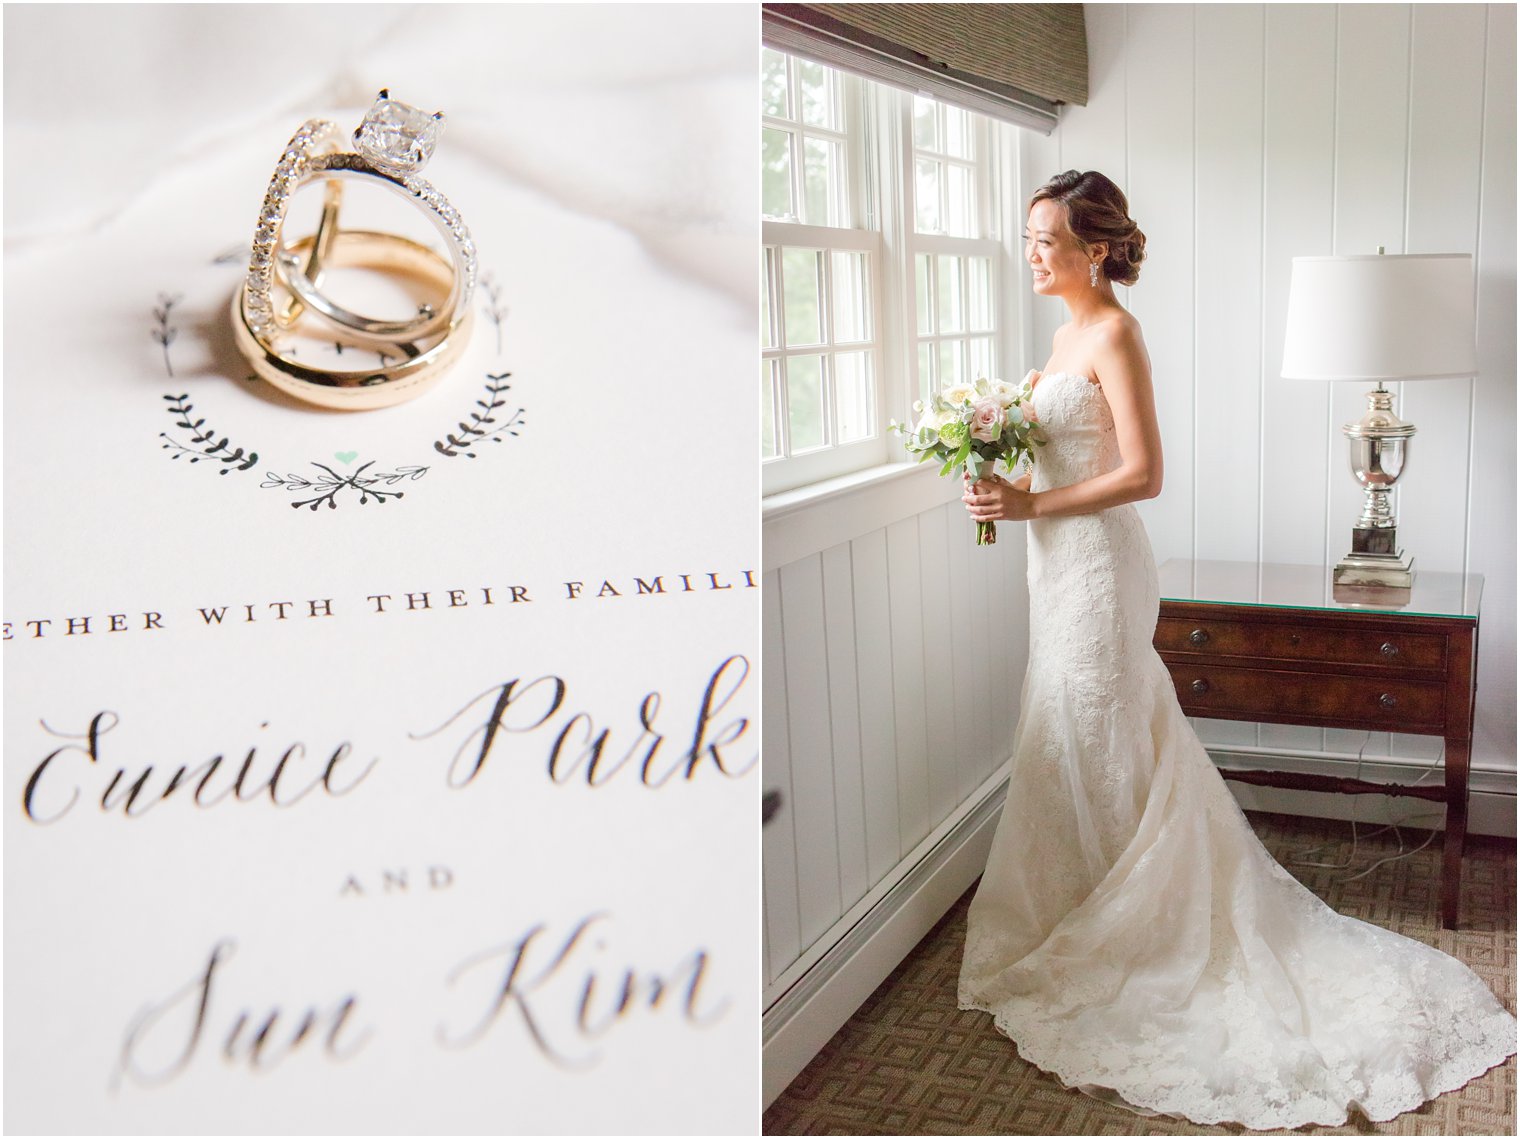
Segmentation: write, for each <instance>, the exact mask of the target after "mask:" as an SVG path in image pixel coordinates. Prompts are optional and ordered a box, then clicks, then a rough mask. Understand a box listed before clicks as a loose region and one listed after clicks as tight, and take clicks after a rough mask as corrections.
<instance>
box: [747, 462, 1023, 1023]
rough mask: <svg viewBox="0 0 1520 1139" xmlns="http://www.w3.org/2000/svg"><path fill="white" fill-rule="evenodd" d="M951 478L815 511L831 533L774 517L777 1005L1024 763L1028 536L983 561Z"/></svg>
mask: <svg viewBox="0 0 1520 1139" xmlns="http://www.w3.org/2000/svg"><path fill="white" fill-rule="evenodd" d="M950 483H951V480H943V481H941V480H938V479H937V478H936V477H935V476H934V474H933V472H930V471H928V469H927V468H924V469H921V470H918V471H914V472H912V473H911V474H909V475H908V476H907V477H906V478H903V479H898V480H895V481H894V482H892V483H889V484H887V485H886V486H884V487H878V488H874V493H870V492H868V493H867V494H865V495H857V496H852V497H851V498H850V499H847V500H846V501H844V502H841V501H839V500H837V499H836V500H833V501H830V502H825V503H822V504H820V505H818V506H816V507H812V508H810V510H809V511H808V512H809V513H812V514H815V515H816V514H824V515H829V516H830V517H828V519H827V525H826V526H822V527H819V526H816V525H812V524H810V523H813V522H814V521H815V520H814V519H808V518H801V517H798V516H797V515H792V516H790V517H785V518H781V519H775V518H772V519H768V520H767V525H766V535H767V553H766V561H765V572H764V576H763V579H762V585H763V606H764V641H763V652H764V654H765V655H764V661H765V668H764V682H763V700H764V708H763V716H764V731H765V787H766V789H767V790H773V789H774V790H779V791H780V792H781V795H782V808H781V811H780V812H779V813H778V814H777V816H776V817H775V818H774V819H772V820H771V822H770V823H769V824H768V825H767V827H766V828H765V842H764V879H765V883H764V884H765V891H764V896H765V930H766V944H765V960H766V983H767V986H768V988H769V990H770V991H769V992H768V997H770V998H771V999H774V997H775V996H777V995H779V993H780V992H781V991H784V989H785V988H786V987H787V985H788V984H789V983H790V982H791V980H793V979H795V976H796V975H797V974H798V972H799V969H798V963H799V961H803V962H804V963H806V962H807V960H808V958H807V954H808V951H809V950H814V951H815V952H814V957H816V956H817V955H818V954H819V953H821V952H822V951H823V950H825V949H827V948H828V947H829V946H830V945H831V944H832V941H833V940H836V939H837V938H838V937H839V936H841V935H842V934H843V933H844V932H846V930H847V928H848V926H845V927H842V928H836V927H837V926H838V924H839V923H840V921H841V919H842V918H844V917H845V915H846V914H848V913H849V912H850V911H851V909H852V907H855V906H856V904H857V903H859V902H860V901H861V900H862V899H864V898H865V897H866V896H867V894H868V893H870V892H871V891H872V890H873V888H880V887H882V886H883V885H884V884H887V883H889V882H890V880H891V878H892V876H893V875H894V874H897V873H900V872H902V871H903V870H905V869H906V868H907V867H906V865H905V859H907V857H908V856H909V855H910V853H911V852H913V851H914V850H915V848H917V847H919V846H920V845H921V844H922V843H923V842H924V840H925V839H926V838H928V837H929V835H930V832H931V831H934V830H935V828H936V827H938V826H940V824H941V823H943V822H944V821H945V820H946V819H947V818H949V817H950V816H951V815H952V814H953V813H954V812H955V811H956V809H957V808H958V807H960V806H961V805H962V804H963V803H965V802H966V801H967V800H968V799H969V798H970V797H971V796H972V795H973V794H974V793H975V792H976V791H977V790H978V788H980V787H981V786H982V785H983V784H984V783H986V781H987V780H988V778H989V777H990V776H992V775H993V773H994V772H995V771H996V770H997V769H998V768H999V767H1001V766H1002V764H1003V763H1004V761H1005V760H1007V758H1008V755H1009V753H1010V747H1011V740H1012V733H1013V727H1014V724H1015V723H1016V721H1017V712H1018V708H1017V703H1018V702H1017V692H1018V687H1019V685H1020V684H1021V683H1022V681H1023V675H1024V665H1025V661H1026V653H1027V641H1028V592H1027V589H1026V586H1025V583H1024V566H1025V561H1024V530H1023V527H1021V526H1014V525H1004V526H1003V527H1002V531H1003V537H1002V540H1001V541H999V542H998V543H997V544H996V545H994V546H992V547H987V548H982V549H978V548H977V547H976V546H975V544H974V542H975V529H974V527H973V526H972V524H971V523H970V521H969V520H968V519H967V517H966V512H965V508H964V507H963V506H962V505H961V503H960V499H959V495H958V494H957V493H956V492H957V491H958V489H959V484H958V483H956V484H955V485H953V486H952V485H950ZM861 499H864V500H865V501H861ZM899 504H903V505H905V507H906V509H907V510H908V513H907V514H906V516H904V517H892V515H894V514H895V513H896V507H897V506H898V505H899ZM824 543H828V544H827V545H824ZM778 547H784V548H785V552H784V553H781V554H779V555H778V556H779V558H780V559H782V560H780V561H779V564H778V563H777V562H776V561H775V560H773V553H775V551H776V550H777V548H778Z"/></svg>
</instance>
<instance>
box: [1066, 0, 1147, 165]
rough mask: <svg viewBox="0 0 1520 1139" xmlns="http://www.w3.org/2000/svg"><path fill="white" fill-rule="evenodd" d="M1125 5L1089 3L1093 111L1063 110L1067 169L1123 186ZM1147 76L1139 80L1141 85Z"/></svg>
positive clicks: (1089, 78)
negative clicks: (1094, 172) (1097, 175)
mask: <svg viewBox="0 0 1520 1139" xmlns="http://www.w3.org/2000/svg"><path fill="white" fill-rule="evenodd" d="M1125 7H1126V5H1123V4H1088V5H1086V6H1085V7H1084V8H1083V14H1084V16H1085V17H1086V22H1087V106H1085V107H1078V106H1076V105H1074V104H1073V105H1069V106H1065V107H1062V108H1061V126H1060V135H1061V156H1060V157H1061V169H1062V170H1101V171H1102V172H1103V173H1104V174H1107V175H1108V176H1109V177H1110V178H1112V179H1113V180H1114V181H1115V182H1117V183H1119V185H1121V186H1122V185H1124V180H1125V177H1126V173H1125V169H1124V162H1125V146H1124V102H1125V89H1126V86H1127V84H1128V82H1129V76H1128V74H1127V71H1126V63H1125V55H1124V18H1125V16H1124V9H1125ZM1144 78H1145V77H1144V76H1137V77H1136V79H1137V81H1139V80H1143V79H1144Z"/></svg>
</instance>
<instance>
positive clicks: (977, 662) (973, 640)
mask: <svg viewBox="0 0 1520 1139" xmlns="http://www.w3.org/2000/svg"><path fill="white" fill-rule="evenodd" d="M998 529H999V530H1000V531H1001V532H1002V536H1003V541H1005V542H1006V541H1007V540H1008V536H1009V534H1010V533H1016V534H1017V535H1018V537H1019V539H1020V540H1021V541H1022V540H1023V537H1024V533H1023V530H1024V528H1023V527H1022V526H1010V525H1009V524H1008V523H1006V522H1004V523H1002V524H1001V525H1000V526H999V527H998ZM950 533H951V535H952V536H953V538H954V540H956V541H960V542H964V543H965V544H966V551H967V553H966V557H967V559H968V560H969V562H970V577H971V596H972V598H973V602H972V608H971V636H970V637H969V638H968V640H967V644H968V645H969V646H970V651H969V653H968V654H967V658H966V659H967V661H968V664H969V667H968V668H967V669H966V670H965V672H964V673H963V674H962V675H963V676H964V677H965V680H964V683H965V684H966V686H967V687H968V688H969V689H970V690H971V701H972V708H973V712H972V716H971V732H970V734H969V738H968V742H967V744H966V746H967V748H968V750H969V752H970V754H971V756H972V757H973V763H975V762H976V761H977V760H983V759H985V757H986V756H987V754H988V752H990V751H991V750H992V724H991V722H990V721H989V720H988V718H987V715H986V709H988V708H990V707H991V706H992V704H991V701H992V700H993V699H994V698H995V696H996V694H995V693H994V692H993V691H992V684H991V682H990V681H989V679H988V676H987V668H986V666H985V662H986V661H988V660H990V659H991V657H992V654H993V652H994V651H995V649H996V647H997V646H996V642H995V640H994V635H993V631H992V630H991V629H990V628H988V627H987V622H986V620H985V617H986V611H985V609H984V608H982V609H981V611H980V612H979V611H978V609H979V603H980V601H981V600H982V599H983V598H985V597H986V596H987V592H988V585H989V582H990V581H991V580H992V575H991V573H990V572H989V569H988V564H987V562H988V558H987V555H988V554H989V553H990V552H991V551H989V550H988V549H987V548H986V547H985V546H978V545H977V544H976V524H975V523H974V522H972V521H971V518H970V516H969V515H968V514H966V512H965V510H964V509H963V510H962V511H961V515H960V521H959V524H957V525H953V526H951V527H950ZM993 548H994V549H996V547H995V546H994V547H993ZM979 618H982V619H979ZM975 709H981V711H980V712H977V711H975Z"/></svg>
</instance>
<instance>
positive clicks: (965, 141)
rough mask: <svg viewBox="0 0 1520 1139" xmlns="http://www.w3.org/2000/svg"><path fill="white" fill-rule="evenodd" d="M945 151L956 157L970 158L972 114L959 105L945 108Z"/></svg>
mask: <svg viewBox="0 0 1520 1139" xmlns="http://www.w3.org/2000/svg"><path fill="white" fill-rule="evenodd" d="M945 152H946V153H947V154H950V155H951V156H952V157H955V158H970V157H972V154H971V115H970V113H969V112H967V111H963V110H961V109H960V108H959V107H950V106H947V107H946V108H945Z"/></svg>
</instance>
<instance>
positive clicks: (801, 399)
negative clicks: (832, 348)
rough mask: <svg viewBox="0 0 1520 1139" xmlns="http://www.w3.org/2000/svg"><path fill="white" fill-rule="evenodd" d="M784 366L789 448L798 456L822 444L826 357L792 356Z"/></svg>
mask: <svg viewBox="0 0 1520 1139" xmlns="http://www.w3.org/2000/svg"><path fill="white" fill-rule="evenodd" d="M785 367H786V415H787V426H788V427H789V428H790V436H789V438H790V442H791V447H790V448H789V451H790V453H791V454H793V455H795V454H797V453H799V452H801V451H807V450H811V449H812V448H814V447H821V446H823V442H824V437H823V357H822V356H793V357H791V358H790V359H788V360H786V361H785Z"/></svg>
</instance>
